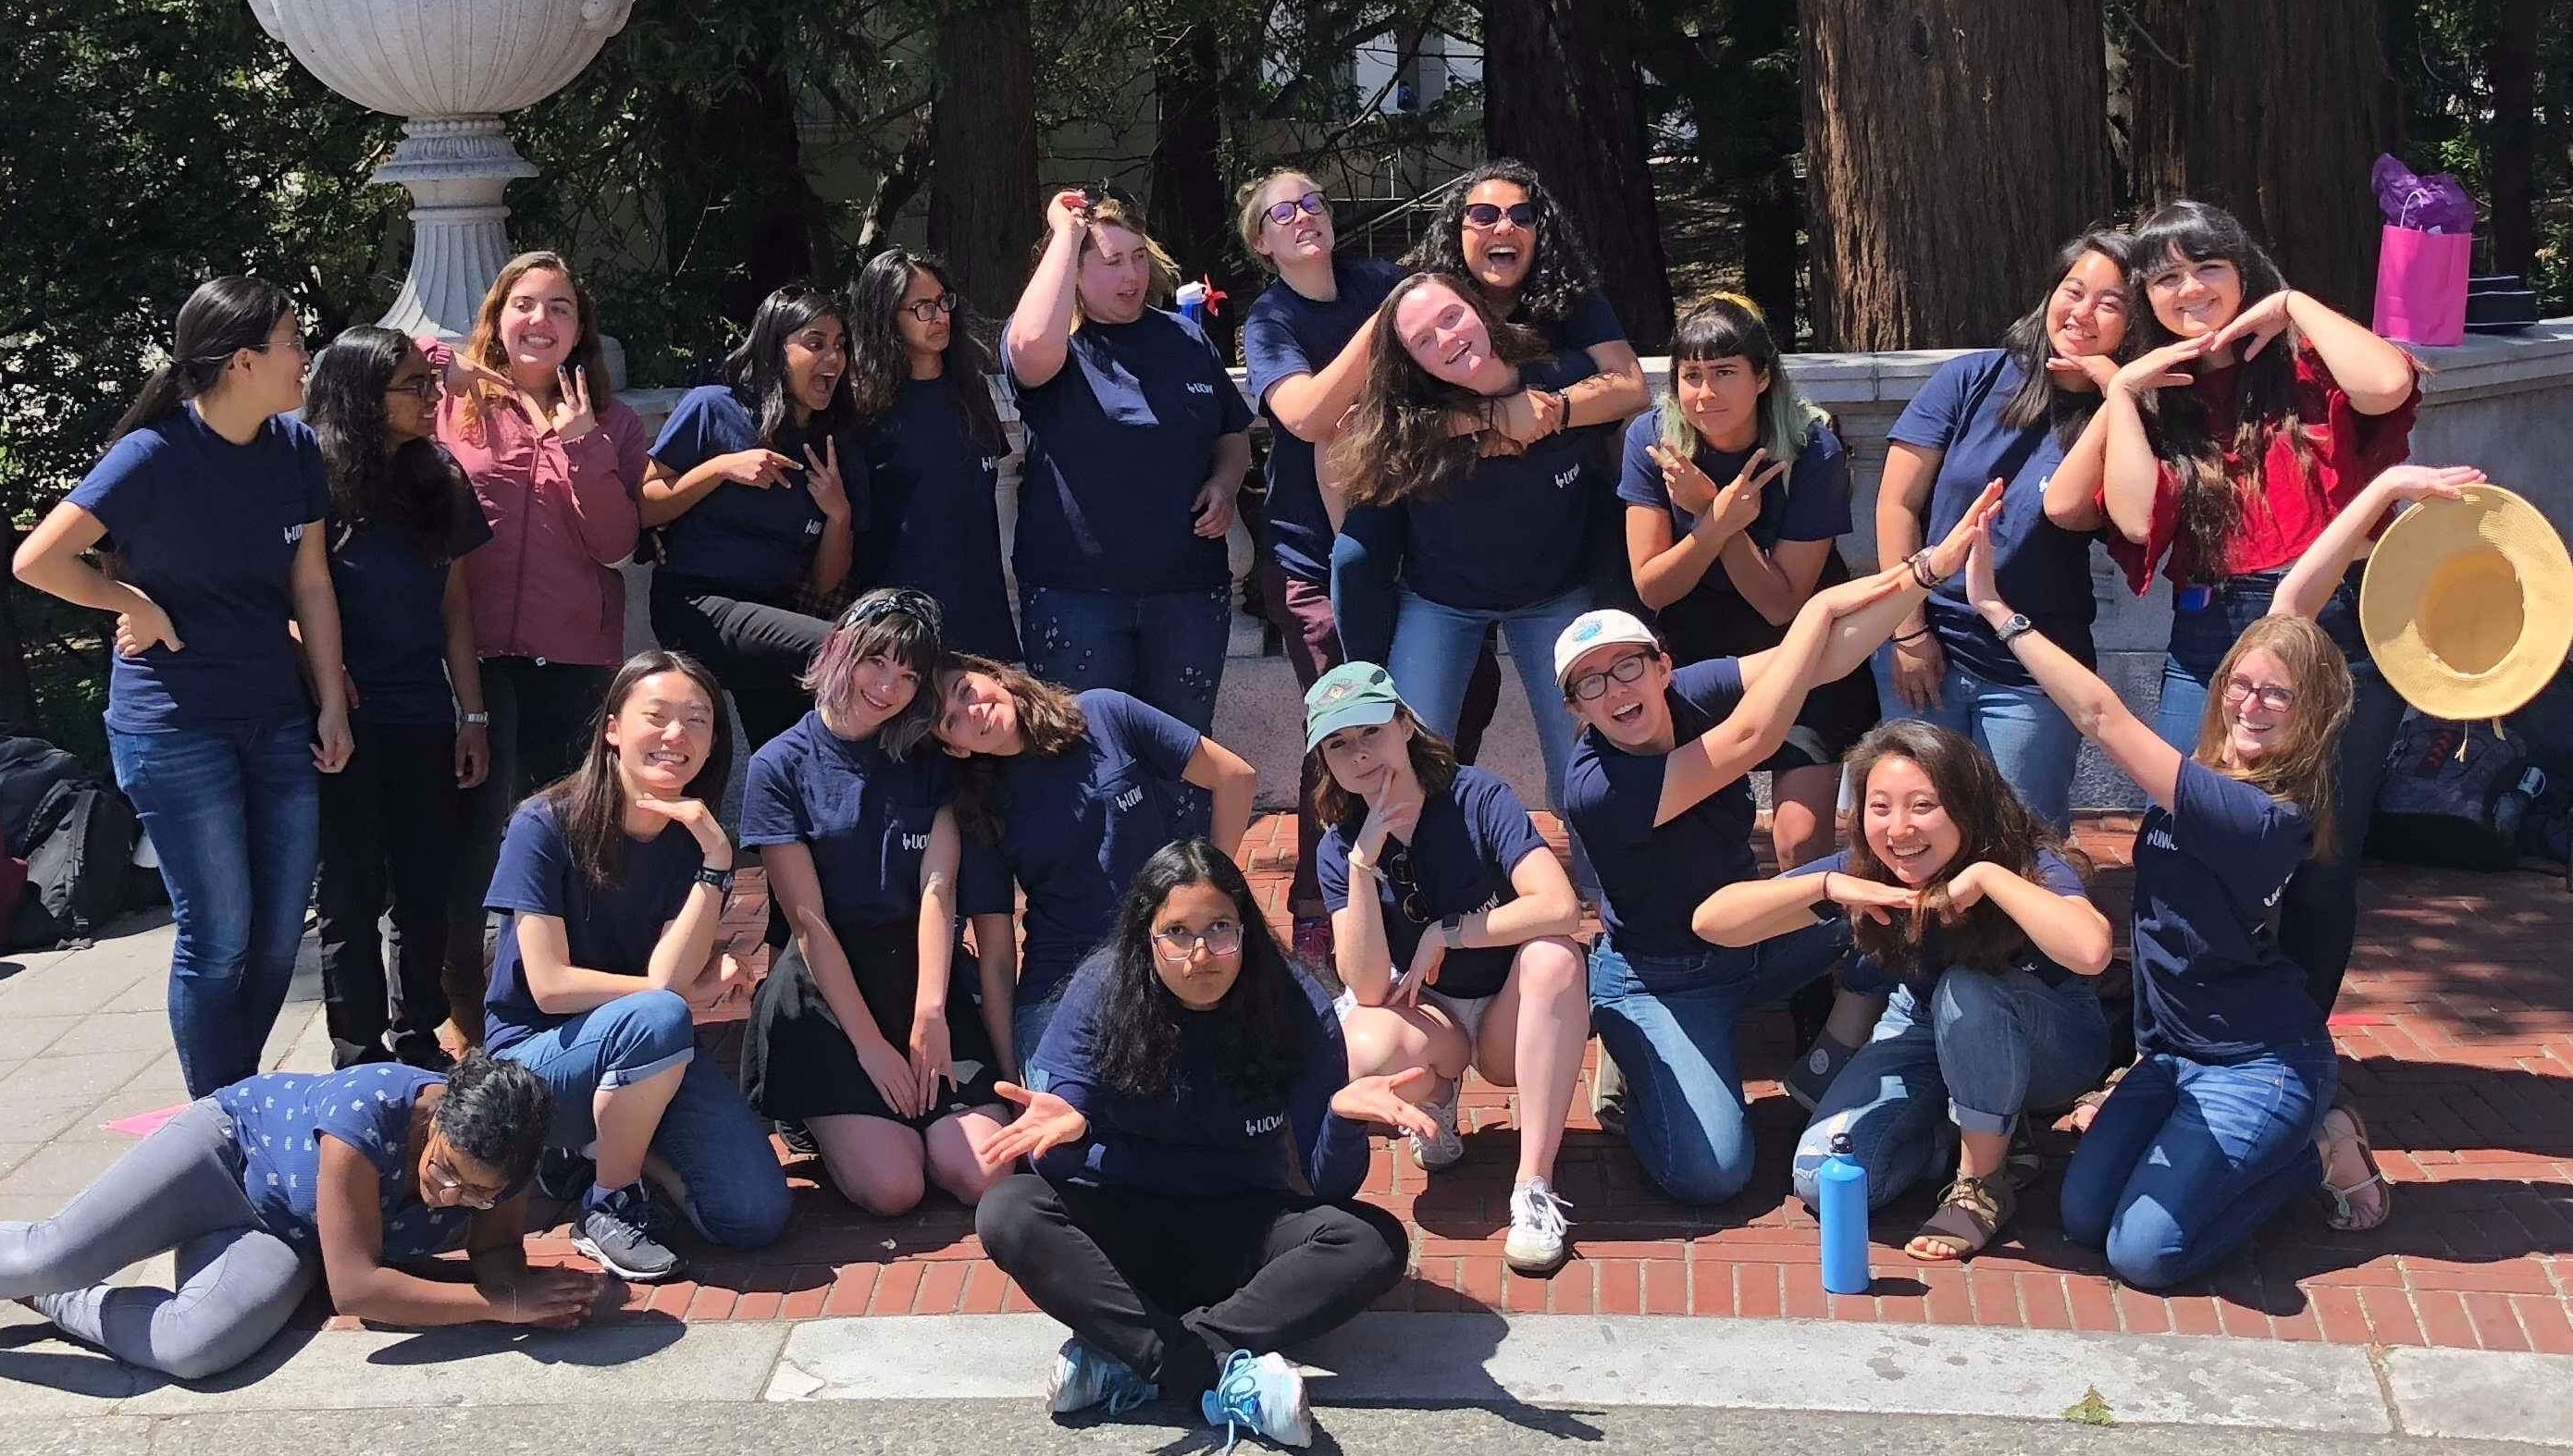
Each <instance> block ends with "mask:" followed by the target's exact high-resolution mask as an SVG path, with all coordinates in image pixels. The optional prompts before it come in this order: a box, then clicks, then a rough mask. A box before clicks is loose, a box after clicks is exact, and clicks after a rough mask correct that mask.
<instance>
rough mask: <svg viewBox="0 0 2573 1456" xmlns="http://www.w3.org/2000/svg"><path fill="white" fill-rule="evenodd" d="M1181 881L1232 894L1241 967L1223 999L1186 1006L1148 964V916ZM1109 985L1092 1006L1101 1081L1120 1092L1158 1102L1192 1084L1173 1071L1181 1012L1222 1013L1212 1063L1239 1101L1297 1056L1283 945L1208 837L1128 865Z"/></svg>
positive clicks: (1282, 1085) (1273, 1091)
mask: <svg viewBox="0 0 2573 1456" xmlns="http://www.w3.org/2000/svg"><path fill="white" fill-rule="evenodd" d="M1184 885H1209V886H1213V887H1214V888H1215V889H1216V890H1217V891H1218V892H1220V893H1221V894H1223V895H1224V897H1225V898H1226V899H1228V900H1231V901H1232V902H1233V908H1234V914H1235V915H1236V916H1237V917H1238V918H1239V919H1240V921H1241V923H1242V973H1241V975H1240V976H1238V977H1236V978H1235V980H1234V983H1233V989H1232V990H1231V991H1228V992H1226V993H1225V997H1224V1000H1223V1001H1221V1002H1218V1003H1217V1004H1216V1006H1215V1008H1214V1009H1213V1010H1211V1011H1206V1012H1192V1011H1190V1010H1189V1009H1188V1008H1187V1007H1185V1006H1182V1005H1181V1004H1180V999H1179V998H1178V997H1176V996H1173V995H1172V994H1171V989H1170V988H1169V987H1167V986H1164V985H1163V984H1162V976H1161V973H1160V972H1159V971H1158V970H1156V969H1155V967H1154V965H1153V955H1154V952H1153V918H1154V917H1155V916H1156V915H1159V914H1160V913H1161V910H1162V903H1163V902H1164V901H1166V900H1168V899H1170V897H1171V892H1172V891H1174V890H1177V889H1179V888H1180V887H1182V886H1184ZM1105 950H1106V953H1107V957H1108V978H1109V979H1108V991H1107V995H1106V997H1105V999H1104V1001H1103V1003H1102V1005H1101V1007H1100V1010H1099V1027H1098V1032H1099V1037H1098V1044H1099V1048H1100V1064H1099V1081H1100V1084H1101V1085H1102V1086H1104V1087H1107V1088H1110V1089H1112V1090H1114V1091H1116V1092H1122V1093H1124V1094H1125V1095H1127V1096H1130V1097H1136V1098H1140V1099H1143V1100H1147V1101H1158V1100H1162V1099H1164V1098H1168V1097H1173V1096H1185V1095H1187V1094H1188V1092H1189V1091H1190V1089H1188V1088H1186V1087H1183V1086H1177V1085H1175V1083H1174V1080H1173V1078H1172V1072H1173V1071H1174V1069H1175V1068H1176V1066H1177V1064H1178V1062H1179V1058H1180V1026H1181V1023H1180V1018H1182V1017H1187V1016H1212V1017H1219V1018H1221V1019H1222V1023H1221V1025H1222V1028H1223V1033H1224V1036H1225V1040H1226V1043H1227V1045H1226V1047H1225V1051H1224V1055H1223V1056H1222V1057H1220V1058H1219V1059H1218V1065H1219V1066H1220V1067H1222V1068H1223V1069H1224V1070H1223V1072H1222V1073H1221V1074H1220V1076H1221V1077H1222V1078H1223V1081H1224V1083H1225V1085H1226V1087H1227V1088H1228V1089H1229V1090H1230V1091H1231V1092H1233V1094H1234V1095H1235V1096H1237V1097H1239V1098H1241V1099H1242V1100H1244V1101H1246V1102H1257V1101H1264V1100H1268V1099H1270V1098H1274V1097H1276V1096H1279V1095H1280V1094H1282V1093H1283V1092H1286V1090H1287V1087H1288V1086H1289V1085H1291V1084H1292V1083H1293V1082H1294V1080H1295V1073H1296V1070H1297V1069H1298V1068H1299V1067H1301V1066H1302V1065H1303V1060H1304V1048H1303V1041H1302V1036H1301V1030H1300V1029H1301V1022H1300V1021H1299V1020H1298V1019H1297V1018H1296V1017H1295V1016H1294V1014H1293V1011H1294V1004H1293V1003H1292V1002H1291V1001H1289V1000H1288V998H1290V997H1295V996H1301V995H1303V989H1302V988H1301V987H1299V986H1297V985H1296V984H1295V976H1296V972H1295V969H1294V967H1293V966H1292V965H1291V964H1289V963H1288V961H1287V952H1286V951H1285V949H1284V948H1282V947H1281V946H1280V945H1279V944H1278V937H1277V936H1276V935H1275V934H1273V933H1272V932H1271V931H1270V929H1269V921H1268V919H1267V918H1266V917H1265V916H1263V915H1262V914H1261V913H1260V904H1259V902H1258V901H1257V900H1256V899H1254V898H1253V896H1252V893H1251V882H1250V881H1249V880H1246V879H1244V878H1243V875H1242V870H1241V867H1239V866H1237V865H1236V864H1234V862H1233V861H1232V859H1231V858H1229V857H1227V856H1226V854H1225V852H1224V851H1222V850H1220V849H1217V848H1216V847H1215V845H1214V843H1213V842H1212V841H1209V840H1205V839H1183V840H1178V841H1175V842H1173V843H1171V844H1167V845H1164V846H1162V848H1161V849H1160V850H1158V851H1156V852H1155V853H1154V855H1153V857H1152V858H1151V859H1149V860H1146V861H1145V862H1144V868H1143V869H1141V870H1138V871H1137V872H1136V873H1135V883H1134V884H1133V886H1131V887H1130V888H1129V889H1128V890H1127V892H1126V900H1125V903H1124V904H1123V905H1121V906H1119V907H1118V911H1117V926H1116V929H1115V930H1113V931H1112V932H1110V934H1109V939H1108V944H1107V946H1106V947H1105Z"/></svg>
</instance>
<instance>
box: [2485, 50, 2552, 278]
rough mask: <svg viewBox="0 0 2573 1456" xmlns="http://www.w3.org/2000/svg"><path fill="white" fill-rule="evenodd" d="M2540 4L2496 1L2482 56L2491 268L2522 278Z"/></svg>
mask: <svg viewBox="0 0 2573 1456" xmlns="http://www.w3.org/2000/svg"><path fill="white" fill-rule="evenodd" d="M2545 11H2546V6H2545V4H2544V3H2543V0H2502V3H2501V14H2500V17H2499V19H2500V24H2499V25H2498V26H2496V27H2495V28H2494V32H2493V43H2492V48H2491V49H2490V50H2489V51H2487V52H2486V53H2485V57H2484V74H2485V76H2486V78H2487V79H2489V80H2490V81H2491V83H2492V98H2493V124H2492V170H2491V177H2492V199H2491V203H2492V245H2493V266H2494V268H2495V269H2496V270H2497V271H2499V272H2502V273H2515V274H2518V275H2519V276H2521V277H2522V278H2526V277H2527V276H2528V275H2529V274H2530V273H2531V272H2532V271H2533V270H2534V269H2535V268H2536V265H2537V213H2536V191H2537V187H2536V174H2537V105H2536V103H2537V31H2538V22H2539V20H2540V19H2541V18H2542V17H2543V16H2544V14H2545Z"/></svg>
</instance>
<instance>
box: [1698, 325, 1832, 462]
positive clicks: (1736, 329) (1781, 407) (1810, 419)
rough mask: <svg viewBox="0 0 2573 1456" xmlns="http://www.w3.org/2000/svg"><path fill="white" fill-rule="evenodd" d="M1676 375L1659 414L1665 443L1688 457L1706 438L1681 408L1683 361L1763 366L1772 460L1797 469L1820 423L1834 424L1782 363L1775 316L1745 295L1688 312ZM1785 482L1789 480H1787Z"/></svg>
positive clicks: (1764, 422)
mask: <svg viewBox="0 0 2573 1456" xmlns="http://www.w3.org/2000/svg"><path fill="white" fill-rule="evenodd" d="M1670 347H1671V374H1670V379H1669V384H1668V387H1667V388H1665V389H1664V390H1663V391H1662V403H1661V409H1660V412H1659V414H1658V416H1657V418H1658V420H1659V422H1660V426H1661V442H1662V447H1663V448H1664V449H1667V450H1670V451H1672V452H1674V453H1676V454H1678V455H1679V456H1680V457H1681V458H1683V459H1685V458H1687V457H1688V456H1690V455H1693V454H1695V453H1696V452H1697V447H1698V445H1699V444H1700V443H1701V442H1702V441H1701V440H1700V439H1699V437H1698V432H1697V426H1696V425H1693V424H1691V423H1689V420H1688V415H1687V413H1686V412H1685V411H1683V410H1682V409H1681V408H1680V365H1681V364H1699V363H1703V362H1705V361H1708V360H1718V359H1739V360H1743V361H1745V362H1746V363H1748V364H1750V365H1751V366H1752V367H1753V368H1755V369H1757V370H1759V371H1760V375H1761V378H1762V380H1763V382H1762V383H1761V386H1760V388H1761V406H1760V411H1759V419H1760V438H1759V444H1760V447H1761V448H1762V449H1765V450H1767V451H1768V452H1769V458H1770V460H1771V461H1772V462H1774V463H1777V464H1781V465H1785V466H1788V467H1789V468H1790V469H1791V470H1792V469H1793V468H1794V466H1795V463H1796V456H1797V454H1798V453H1799V452H1800V451H1802V450H1803V449H1804V447H1805V441H1806V440H1808V439H1811V438H1812V437H1813V433H1814V426H1816V425H1818V424H1821V425H1828V424H1829V423H1831V416H1830V415H1828V414H1826V413H1824V412H1823V411H1822V410H1821V409H1818V408H1816V407H1815V406H1814V405H1812V404H1810V403H1807V402H1806V400H1805V396H1804V395H1803V394H1801V393H1799V392H1798V391H1797V389H1796V381H1795V380H1794V379H1793V378H1790V377H1789V376H1788V374H1787V371H1786V369H1784V368H1782V367H1780V365H1779V362H1778V343H1777V341H1776V340H1774V339H1772V338H1771V337H1770V335H1769V317H1768V316H1767V315H1766V314H1763V313H1761V312H1760V306H1759V305H1758V304H1755V303H1753V302H1751V300H1749V299H1747V298H1745V297H1743V296H1742V295H1740V294H1731V293H1722V294H1711V295H1709V296H1708V297H1707V298H1706V299H1704V300H1703V301H1701V302H1700V303H1699V304H1698V305H1697V306H1696V307H1695V308H1693V309H1690V310H1689V311H1688V313H1686V314H1685V315H1682V316H1681V318H1680V322H1679V323H1678V324H1677V325H1676V326H1675V327H1673V329H1672V330H1671V346H1670ZM1780 483H1781V484H1782V485H1783V484H1785V483H1786V482H1785V481H1784V480H1783V479H1782V480H1781V482H1780Z"/></svg>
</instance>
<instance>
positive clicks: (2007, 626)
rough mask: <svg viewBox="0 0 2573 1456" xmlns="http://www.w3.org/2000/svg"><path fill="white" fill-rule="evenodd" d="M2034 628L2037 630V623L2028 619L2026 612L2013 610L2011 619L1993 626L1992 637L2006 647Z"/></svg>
mask: <svg viewBox="0 0 2573 1456" xmlns="http://www.w3.org/2000/svg"><path fill="white" fill-rule="evenodd" d="M2035 630H2037V624H2036V623H2035V622H2032V621H2030V620H2029V619H2028V613H2026V612H2013V613H2011V619H2010V620H2009V621H2007V622H2004V623H2002V624H2001V625H2000V626H1998V627H1995V628H1993V637H1994V639H1995V640H1996V641H1999V642H2000V643H2001V644H2002V645H2003V646H2005V647H2007V646H2009V645H2010V644H2011V643H2012V642H2014V641H2016V640H2018V639H2019V638H2020V637H2023V636H2025V635H2027V634H2028V633H2030V632H2033V631H2035Z"/></svg>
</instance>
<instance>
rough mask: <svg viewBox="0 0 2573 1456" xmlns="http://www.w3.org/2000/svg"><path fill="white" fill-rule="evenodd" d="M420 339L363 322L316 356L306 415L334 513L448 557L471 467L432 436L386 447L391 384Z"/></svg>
mask: <svg viewBox="0 0 2573 1456" xmlns="http://www.w3.org/2000/svg"><path fill="white" fill-rule="evenodd" d="M413 348H414V346H413V344H412V342H411V341H410V340H408V339H406V338H404V337H403V336H402V335H401V333H399V332H398V331H396V330H392V329H380V328H378V327H376V326H375V325H373V324H361V325H359V326H357V327H356V328H354V329H349V330H345V331H343V332H342V333H341V335H340V337H339V338H337V339H334V340H332V341H331V343H330V346H329V347H328V348H326V349H324V350H323V351H322V352H321V353H320V354H318V355H315V356H314V357H313V372H312V373H311V374H310V375H308V376H307V377H306V378H305V381H304V422H305V423H306V424H309V425H311V426H312V427H313V434H314V437H315V438H316V439H317V440H319V441H320V443H321V446H322V467H323V470H324V472H325V473H326V474H328V475H329V476H330V479H331V514H332V515H333V516H334V517H336V518H337V519H338V521H339V523H340V524H342V525H348V526H367V525H381V526H389V527H391V528H393V529H394V530H397V531H400V532H401V533H402V534H403V535H405V536H407V537H409V538H410V539H411V541H412V542H413V544H415V545H416V546H418V547H419V548H420V550H421V552H422V553H423V554H424V555H426V556H428V557H429V559H430V560H433V561H435V560H443V559H445V556H446V543H447V542H448V541H450V540H452V539H453V538H454V530H455V513H456V511H457V510H458V509H459V508H461V507H462V506H463V503H464V500H465V496H464V494H463V493H462V488H461V487H463V483H464V474H463V472H462V471H461V470H459V469H458V468H457V467H456V464H455V460H454V458H453V457H452V456H450V455H448V454H447V453H446V451H445V450H444V449H442V448H440V447H439V445H438V443H437V441H435V440H433V439H429V438H426V437H424V438H421V439H414V440H405V441H404V442H403V443H402V445H401V447H400V448H398V449H394V450H390V451H389V450H387V449H386V448H385V389H386V387H387V386H388V385H390V384H391V383H392V382H393V377H394V372H395V371H396V370H397V369H400V368H401V367H402V364H403V361H404V360H405V359H408V358H410V356H411V353H412V350H413Z"/></svg>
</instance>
